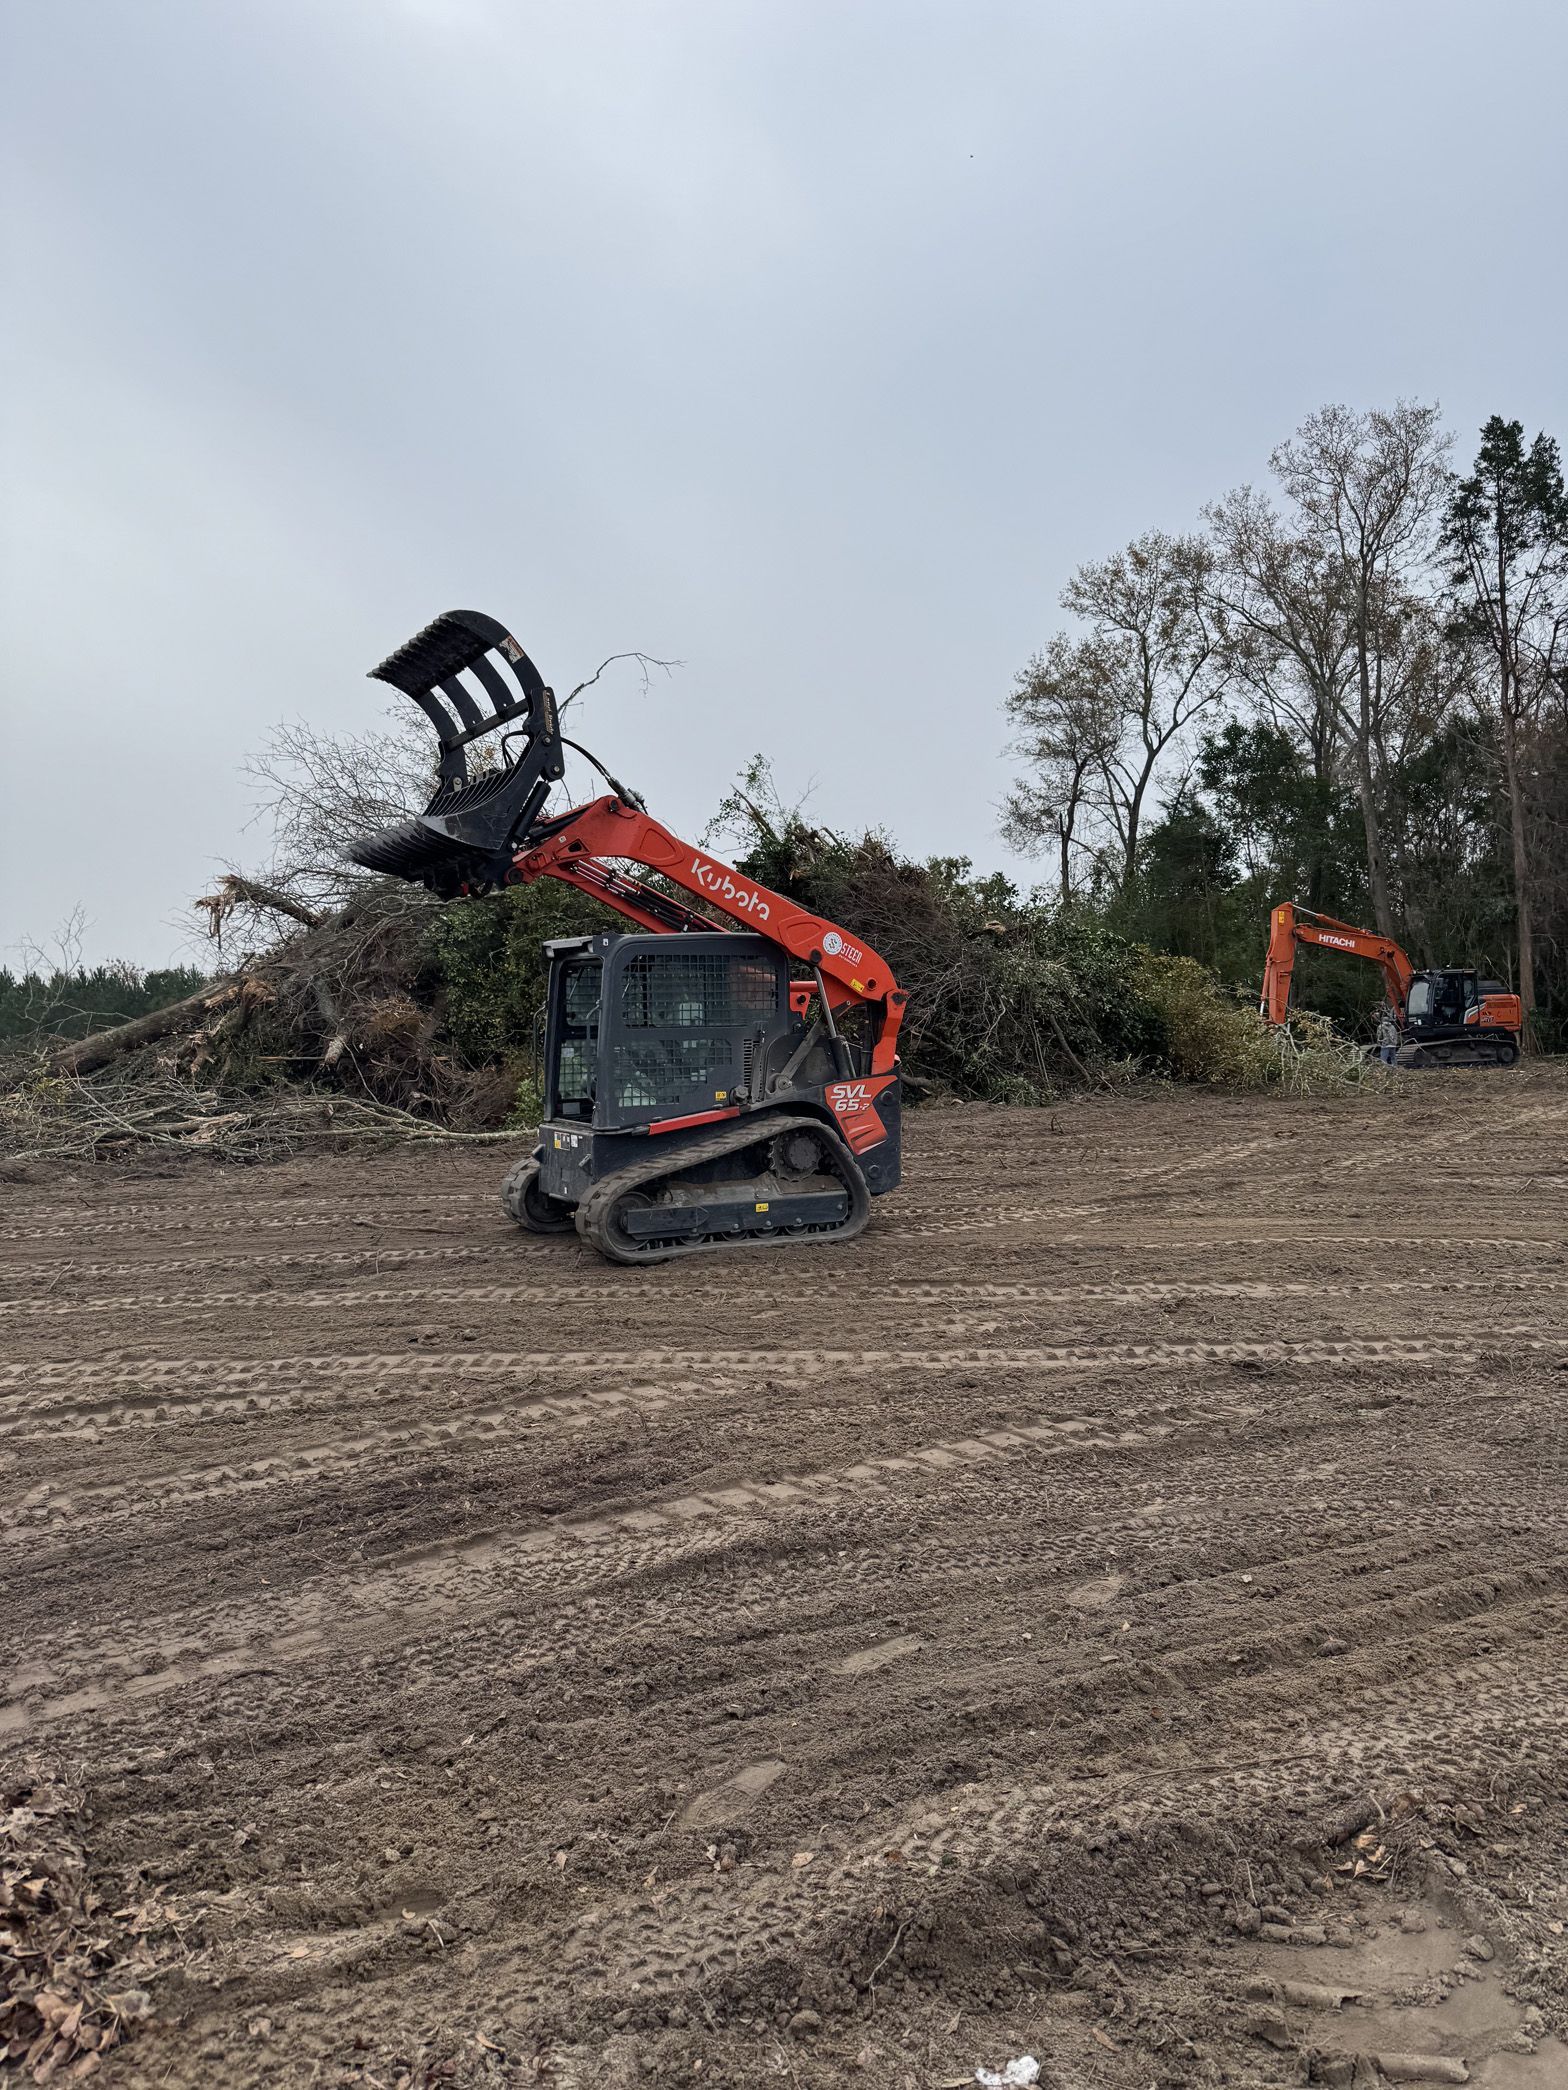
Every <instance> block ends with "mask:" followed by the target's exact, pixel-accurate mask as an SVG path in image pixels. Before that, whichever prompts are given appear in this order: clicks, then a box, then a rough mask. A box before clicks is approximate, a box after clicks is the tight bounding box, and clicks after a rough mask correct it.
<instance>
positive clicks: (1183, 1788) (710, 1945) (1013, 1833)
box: [564, 1651, 1568, 2008]
mask: <svg viewBox="0 0 1568 2090" xmlns="http://www.w3.org/2000/svg"><path fill="white" fill-rule="evenodd" d="M1259 1743H1260V1746H1261V1737H1259ZM1565 1744H1568V1678H1565V1676H1564V1675H1563V1672H1562V1669H1561V1665H1560V1664H1558V1663H1556V1662H1555V1661H1553V1660H1551V1659H1549V1658H1547V1657H1546V1656H1544V1655H1543V1653H1541V1652H1539V1651H1537V1652H1535V1653H1533V1654H1527V1653H1521V1654H1520V1656H1519V1657H1518V1658H1517V1660H1515V1661H1510V1662H1508V1663H1499V1662H1496V1661H1494V1660H1491V1659H1488V1658H1486V1657H1481V1658H1478V1659H1475V1660H1472V1661H1468V1662H1464V1663H1461V1664H1459V1665H1457V1666H1455V1667H1454V1668H1451V1669H1448V1670H1443V1671H1436V1672H1434V1673H1432V1674H1430V1675H1428V1676H1426V1677H1423V1678H1420V1679H1419V1680H1415V1681H1413V1682H1411V1683H1409V1684H1406V1685H1403V1686H1401V1687H1399V1688H1398V1689H1392V1690H1391V1689H1383V1690H1379V1689H1376V1688H1373V1689H1370V1690H1366V1691H1363V1692H1360V1693H1357V1694H1355V1695H1354V1696H1353V1698H1352V1699H1351V1701H1350V1702H1349V1703H1348V1704H1347V1705H1346V1706H1345V1707H1344V1709H1343V1711H1342V1713H1341V1714H1340V1716H1339V1717H1338V1718H1336V1719H1333V1720H1329V1721H1325V1722H1322V1723H1319V1724H1317V1725H1316V1726H1314V1727H1312V1728H1309V1729H1306V1730H1304V1731H1302V1732H1300V1733H1299V1734H1296V1735H1294V1736H1293V1737H1292V1746H1291V1747H1290V1748H1289V1749H1288V1750H1280V1749H1278V1748H1277V1747H1276V1748H1275V1749H1274V1750H1272V1751H1268V1752H1266V1753H1265V1754H1264V1756H1263V1757H1262V1760H1261V1761H1260V1762H1259V1763H1257V1764H1255V1765H1253V1766H1251V1767H1246V1766H1243V1767H1238V1768H1234V1769H1231V1768H1225V1767H1205V1768H1200V1769H1196V1770H1192V1771H1186V1772H1181V1771H1177V1772H1176V1773H1174V1774H1172V1773H1166V1774H1163V1775H1161V1774H1160V1773H1157V1772H1151V1771H1149V1770H1146V1769H1140V1770H1139V1771H1136V1772H1129V1771H1122V1772H1120V1773H1117V1774H1113V1775H1112V1776H1111V1777H1110V1778H1108V1779H1097V1780H1095V1781H1094V1782H1093V1783H1089V1784H1084V1783H1076V1782H1074V1781H1072V1780H1071V1779H1067V1778H1063V1779H1060V1780H1057V1781H1053V1782H1044V1783H1040V1784H1012V1783H1008V1782H1005V1781H989V1782H985V1783H981V1784H976V1785H971V1786H968V1787H965V1788H962V1789H960V1791H959V1792H958V1793H956V1794H955V1795H953V1796H951V1797H950V1798H946V1799H945V1800H939V1801H938V1802H937V1803H936V1804H935V1805H933V1804H932V1803H931V1801H929V1800H923V1801H920V1802H917V1803H916V1804H915V1805H914V1806H911V1807H907V1808H904V1809H901V1810H900V1811H899V1812H898V1814H896V1815H895V1816H894V1817H893V1818H892V1819H891V1820H884V1821H883V1822H881V1823H879V1825H878V1828H877V1831H876V1834H875V1837H874V1839H871V1840H864V1841H860V1842H852V1843H850V1844H849V1846H848V1847H847V1848H846V1849H844V1850H843V1851H842V1852H841V1853H839V1854H837V1855H830V1854H824V1860H823V1862H819V1863H817V1864H813V1865H811V1866H809V1867H796V1866H792V1865H788V1864H784V1865H781V1864H780V1863H779V1862H778V1861H777V1860H775V1861H774V1862H773V1863H772V1864H765V1865H762V1866H758V1867H755V1868H746V1869H743V1870H741V1871H738V1872H736V1873H734V1874H731V1875H729V1876H728V1877H727V1878H726V1877H725V1876H722V1875H710V1876H708V1877H706V1878H700V1879H697V1880H694V1881H688V1882H686V1883H684V1884H682V1885H679V1886H677V1887H675V1888H672V1889H670V1890H668V1891H666V1892H664V1893H662V1894H649V1895H646V1896H644V1897H639V1898H637V1899H635V1900H630V1901H628V1902H624V1903H622V1904H621V1905H619V1906H610V1907H603V1906H601V1907H599V1908H596V1909H594V1910H593V1911H592V1912H591V1914H590V1916H589V1918H588V1919H587V1920H585V1921H583V1922H581V1923H579V1925H578V1926H577V1927H576V1929H575V1930H574V1931H573V1932H572V1934H571V1935H570V1937H569V1938H568V1940H567V1941H566V1944H565V1946H564V1958H565V1965H566V1971H567V1974H568V1976H569V1979H570V1981H571V1985H572V1988H573V1990H574V1992H575V1993H576V1994H577V1995H578V1996H579V1997H580V1998H584V1999H588V1998H591V1999H592V2001H593V2002H594V2003H596V2004H598V2005H600V2006H601V2007H604V2008H613V2007H615V2006H616V2005H618V2004H624V2003H627V2002H630V2003H632V2005H633V2007H634V2008H635V2007H637V2006H638V2004H639V2002H640V2001H641V2002H644V2003H657V2002H659V2001H661V2000H663V1999H667V1998H670V1997H672V1996H677V1995H691V1996H700V1995H704V1994H706V1995H709V1996H714V1997H717V1998H720V1999H722V2000H724V2001H726V2002H730V2003H733V2002H735V2001H737V2000H742V1999H744V1998H745V1997H746V1996H747V1995H748V1994H749V1993H750V1992H753V1991H754V1990H755V1989H756V1988H757V1987H758V1986H759V1985H760V1984H761V1982H762V1981H763V1980H764V1979H765V1978H767V1977H769V1976H772V1977H774V1978H777V1977H778V1976H779V1975H780V1974H782V1975H783V1976H784V1977H785V1980H786V1986H787V1985H788V1978H789V1976H791V1975H792V1974H793V1973H794V1972H796V1971H797V1970H798V1969H800V1968H801V1967H803V1966H805V1965H806V1964H808V1963H815V1964H817V1965H821V1964H823V1963H824V1962H826V1963H828V1964H835V1963H843V1964H846V1965H847V1966H848V1967H849V1968H850V1969H852V1970H854V1971H856V1972H858V1973H860V1974H861V1975H862V1978H863V1977H864V1973H865V1970H866V1969H867V1968H868V1967H870V1966H872V1965H874V1964H875V1963H876V1960H877V1958H878V1956H879V1955H880V1956H881V1957H882V1958H883V1960H884V1963H885V1961H886V1958H887V1957H889V1956H890V1955H891V1953H892V1952H894V1951H896V1948H897V1945H898V1941H899V1937H900V1936H901V1935H902V1933H903V1930H904V1927H905V1926H906V1924H910V1923H913V1922H914V1921H915V1919H916V1916H917V1913H918V1917H919V1924H920V1930H921V1931H922V1932H923V1933H924V1934H925V1935H926V1936H929V1935H930V1931H931V1928H932V1926H933V1925H934V1924H936V1923H940V1922H941V1921H942V1919H943V1916H944V1913H945V1911H947V1910H949V1909H952V1910H955V1911H956V1910H957V1909H958V1908H963V1909H966V1910H967V1911H968V1912H969V1927H970V1928H971V1930H972V1926H973V1922H974V1920H975V1913H976V1912H977V1911H980V1910H984V1909H986V1908H987V1907H988V1906H989V1907H990V1908H991V1909H992V1910H993V1911H994V1918H993V1920H995V1921H997V1922H999V1923H1000V1924H1001V1925H1002V1926H1003V1927H1004V1928H1005V1926H1006V1925H1007V1923H1008V1922H1009V1921H1010V1920H1012V1921H1014V1922H1016V1915H1015V1914H1014V1913H1013V1912H1015V1911H1016V1910H1017V1908H1018V1901H1019V1896H1020V1894H1021V1892H1023V1891H1025V1890H1027V1892H1028V1898H1029V1901H1030V1903H1031V1905H1033V1906H1036V1907H1038V1906H1041V1905H1042V1904H1043V1905H1046V1906H1049V1905H1050V1901H1051V1899H1052V1890H1053V1887H1054V1888H1055V1889H1056V1891H1057V1892H1058V1893H1059V1894H1060V1898H1061V1900H1062V1901H1063V1902H1064V1903H1066V1904H1068V1905H1072V1904H1073V1903H1075V1902H1077V1903H1084V1902H1088V1901H1091V1900H1092V1902H1093V1904H1094V1905H1095V1906H1096V1907H1097V1910H1098V1911H1099V1912H1101V1913H1102V1914H1104V1915H1113V1914H1120V1913H1122V1912H1124V1911H1125V1909H1126V1908H1127V1906H1128V1904H1129V1902H1131V1903H1132V1904H1133V1906H1134V1907H1136V1903H1137V1897H1138V1895H1139V1893H1140V1890H1141V1888H1143V1887H1144V1886H1145V1885H1146V1883H1147V1882H1148V1880H1149V1877H1150V1875H1151V1874H1152V1873H1154V1872H1155V1871H1156V1870H1157V1869H1159V1868H1161V1867H1167V1866H1169V1865H1170V1863H1171V1862H1172V1859H1171V1853H1172V1852H1173V1851H1176V1850H1179V1851H1180V1852H1181V1862H1182V1865H1183V1867H1184V1869H1185V1870H1188V1871H1191V1872H1193V1873H1194V1876H1201V1872H1202V1870H1203V1869H1204V1868H1205V1866H1206V1865H1213V1866H1214V1867H1215V1869H1216V1870H1217V1871H1221V1872H1223V1871H1224V1870H1228V1869H1229V1861H1230V1856H1231V1854H1232V1853H1233V1852H1234V1851H1235V1850H1236V1849H1237V1848H1238V1847H1240V1848H1243V1849H1249V1848H1250V1849H1254V1850H1263V1849H1267V1848H1270V1847H1272V1846H1274V1845H1275V1844H1277V1842H1278V1840H1279V1838H1280V1834H1281V1826H1282V1823H1283V1822H1284V1821H1285V1820H1286V1819H1288V1818H1290V1817H1292V1816H1293V1817H1295V1820H1296V1823H1297V1829H1296V1833H1297V1834H1298V1835H1300V1834H1302V1833H1303V1830H1302V1817H1303V1816H1305V1817H1306V1820H1307V1821H1308V1822H1310V1821H1311V1819H1312V1818H1313V1816H1314V1815H1315V1816H1316V1818H1317V1821H1318V1824H1319V1826H1318V1831H1317V1834H1318V1836H1319V1837H1324V1836H1326V1835H1327V1833H1328V1828H1329V1823H1330V1821H1331V1819H1332V1817H1333V1816H1334V1814H1335V1813H1336V1811H1337V1810H1338V1809H1339V1808H1340V1807H1341V1806H1342V1804H1343V1799H1344V1793H1345V1789H1346V1783H1347V1781H1349V1780H1353V1781H1354V1783H1355V1789H1356V1790H1357V1791H1362V1792H1364V1791H1369V1790H1370V1791H1372V1792H1374V1793H1375V1792H1376V1791H1377V1790H1378V1789H1379V1788H1382V1789H1383V1790H1384V1791H1386V1792H1387V1793H1388V1796H1389V1797H1390V1798H1392V1797H1393V1792H1394V1790H1395V1789H1396V1788H1397V1787H1400V1786H1403V1785H1405V1784H1408V1783H1412V1782H1420V1781H1422V1780H1424V1779H1425V1778H1426V1777H1428V1776H1430V1775H1432V1774H1433V1773H1434V1772H1439V1771H1441V1769H1442V1768H1443V1767H1445V1766H1446V1765H1450V1764H1452V1763H1454V1762H1456V1761H1464V1762H1466V1763H1467V1765H1468V1766H1469V1767H1470V1769H1471V1774H1472V1776H1473V1775H1474V1771H1475V1768H1476V1767H1477V1766H1482V1767H1486V1766H1489V1767H1491V1769H1492V1771H1493V1774H1494V1776H1495V1777H1496V1778H1498V1779H1500V1780H1506V1779H1507V1778H1509V1777H1511V1776H1517V1775H1518V1774H1519V1773H1520V1772H1521V1771H1535V1770H1544V1771H1546V1772H1548V1773H1549V1774H1550V1773H1552V1772H1553V1771H1555V1769H1556V1767H1557V1766H1558V1765H1560V1763H1561V1762H1562V1760H1563V1756H1564V1752H1565ZM1305 1833H1306V1837H1307V1840H1308V1841H1309V1842H1310V1841H1311V1837H1312V1832H1311V1830H1310V1828H1309V1829H1307V1830H1306V1831H1305ZM890 1939H891V1941H892V1942H891V1944H890V1943H889V1940H890Z"/></svg>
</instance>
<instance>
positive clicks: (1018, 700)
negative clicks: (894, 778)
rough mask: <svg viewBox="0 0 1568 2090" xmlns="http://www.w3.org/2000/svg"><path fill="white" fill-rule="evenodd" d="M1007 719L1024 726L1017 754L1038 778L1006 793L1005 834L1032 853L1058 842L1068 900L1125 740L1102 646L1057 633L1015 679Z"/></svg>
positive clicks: (1020, 727) (1063, 891)
mask: <svg viewBox="0 0 1568 2090" xmlns="http://www.w3.org/2000/svg"><path fill="white" fill-rule="evenodd" d="M1007 715H1008V717H1009V718H1010V719H1011V721H1012V722H1013V724H1014V726H1015V727H1017V728H1018V737H1017V739H1016V740H1015V741H1014V743H1013V747H1014V752H1015V753H1017V754H1021V755H1022V756H1023V757H1024V759H1025V761H1026V762H1027V763H1028V764H1029V766H1030V768H1031V770H1032V771H1033V775H1032V776H1029V777H1026V778H1024V779H1023V780H1022V781H1020V782H1019V783H1017V784H1015V785H1014V786H1013V788H1012V790H1011V791H1010V792H1009V793H1008V794H1007V797H1006V799H1005V800H1004V802H1003V807H1002V833H1003V835H1004V836H1005V838H1006V839H1007V840H1008V841H1009V842H1011V843H1012V844H1013V845H1014V847H1015V848H1020V849H1023V850H1026V851H1029V850H1035V849H1040V848H1047V847H1051V846H1053V844H1054V847H1055V850H1056V857H1057V877H1058V881H1059V883H1060V887H1061V894H1062V898H1063V899H1064V900H1065V899H1067V898H1068V897H1069V896H1070V895H1071V893H1072V888H1073V858H1074V854H1075V852H1076V851H1077V850H1078V849H1079V848H1081V847H1083V846H1084V845H1085V835H1084V832H1083V826H1084V822H1085V820H1086V818H1088V817H1092V815H1093V813H1094V811H1095V809H1096V808H1097V807H1100V806H1102V805H1103V802H1104V791H1103V780H1104V777H1105V773H1106V770H1107V768H1108V765H1109V764H1110V762H1111V761H1112V760H1113V759H1114V757H1115V753H1116V749H1117V746H1118V744H1119V742H1120V739H1121V735H1122V727H1123V720H1122V716H1121V710H1120V706H1119V703H1118V701H1117V698H1116V694H1115V690H1114V686H1113V684H1112V680H1111V677H1110V675H1109V674H1108V672H1107V664H1106V661H1105V659H1104V649H1103V648H1102V647H1101V646H1100V645H1099V644H1098V643H1097V642H1096V641H1095V640H1093V639H1076V640H1075V639H1071V638H1068V637H1067V636H1066V634H1065V633H1060V632H1059V633H1058V634H1057V636H1056V637H1055V638H1054V639H1052V641H1051V643H1050V644H1049V646H1047V648H1046V649H1045V651H1044V652H1043V653H1037V654H1035V655H1034V657H1033V659H1031V661H1030V662H1029V664H1028V666H1027V667H1026V668H1024V669H1023V670H1022V671H1021V672H1020V673H1019V674H1018V676H1017V677H1016V678H1015V679H1014V683H1013V687H1012V689H1011V691H1010V692H1009V693H1008V697H1007Z"/></svg>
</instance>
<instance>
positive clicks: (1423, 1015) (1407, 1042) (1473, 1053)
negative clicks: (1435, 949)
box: [1397, 965, 1520, 1067]
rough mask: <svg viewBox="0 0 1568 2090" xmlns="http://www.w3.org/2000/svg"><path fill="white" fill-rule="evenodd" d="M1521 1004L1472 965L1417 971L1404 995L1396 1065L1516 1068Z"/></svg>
mask: <svg viewBox="0 0 1568 2090" xmlns="http://www.w3.org/2000/svg"><path fill="white" fill-rule="evenodd" d="M1519 1022H1520V1016H1519V1003H1518V999H1517V997H1516V996H1514V995H1512V994H1510V993H1509V992H1508V989H1507V988H1506V987H1505V986H1504V985H1503V983H1502V981H1501V980H1484V979H1482V978H1481V976H1480V974H1479V973H1478V972H1477V971H1476V970H1475V968H1474V967H1473V966H1457V965H1456V966H1440V967H1434V968H1433V969H1432V970H1430V971H1428V972H1418V973H1416V974H1415V975H1414V976H1413V977H1412V979H1411V981H1410V986H1409V989H1408V990H1407V993H1406V996H1405V1020H1404V1024H1403V1030H1404V1042H1403V1044H1402V1045H1401V1047H1400V1050H1399V1053H1398V1059H1397V1063H1398V1064H1399V1065H1400V1066H1406V1067H1423V1066H1432V1065H1437V1066H1443V1065H1462V1066H1464V1065H1483V1066H1484V1065H1492V1066H1504V1067H1507V1066H1512V1064H1513V1062H1514V1061H1515V1060H1516V1059H1517V1058H1518V1057H1519V1042H1518V1030H1519Z"/></svg>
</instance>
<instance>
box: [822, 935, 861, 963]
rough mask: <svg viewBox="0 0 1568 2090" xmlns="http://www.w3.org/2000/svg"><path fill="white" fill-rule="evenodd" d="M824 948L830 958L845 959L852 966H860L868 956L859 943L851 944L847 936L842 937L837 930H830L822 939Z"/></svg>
mask: <svg viewBox="0 0 1568 2090" xmlns="http://www.w3.org/2000/svg"><path fill="white" fill-rule="evenodd" d="M822 948H823V950H825V951H826V952H827V954H828V956H829V957H830V958H843V959H846V960H847V961H848V963H849V964H851V965H858V964H859V963H860V961H861V959H862V958H863V957H864V956H865V955H866V954H865V952H864V951H863V950H862V949H861V948H860V946H859V944H858V943H851V942H850V940H849V938H848V937H847V936H840V935H839V933H838V931H837V929H829V931H828V933H827V935H826V936H824V937H823V939H822Z"/></svg>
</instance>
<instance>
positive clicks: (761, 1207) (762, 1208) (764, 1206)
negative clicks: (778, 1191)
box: [757, 1198, 768, 1212]
mask: <svg viewBox="0 0 1568 2090" xmlns="http://www.w3.org/2000/svg"><path fill="white" fill-rule="evenodd" d="M767 1209H768V1201H767V1199H766V1198H764V1199H763V1201H762V1203H761V1204H760V1205H758V1207H757V1210H758V1211H759V1212H765V1211H766V1210H767Z"/></svg>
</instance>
